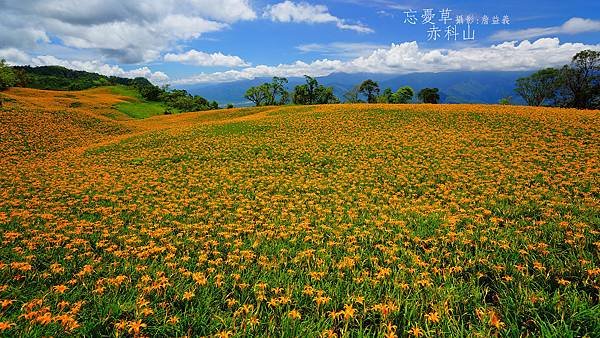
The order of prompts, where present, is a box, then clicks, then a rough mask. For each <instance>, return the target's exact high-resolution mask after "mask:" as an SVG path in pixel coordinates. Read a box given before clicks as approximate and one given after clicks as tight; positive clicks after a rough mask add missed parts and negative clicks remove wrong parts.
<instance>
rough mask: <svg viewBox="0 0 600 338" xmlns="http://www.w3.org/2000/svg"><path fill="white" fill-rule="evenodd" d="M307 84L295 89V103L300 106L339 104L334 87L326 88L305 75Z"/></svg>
mask: <svg viewBox="0 0 600 338" xmlns="http://www.w3.org/2000/svg"><path fill="white" fill-rule="evenodd" d="M304 78H305V79H306V83H305V84H301V85H298V86H296V88H294V93H293V97H292V99H293V102H294V104H300V105H311V104H329V103H339V102H340V101H339V100H338V98H337V97H335V95H334V93H333V87H325V86H323V85H320V84H319V82H318V81H317V80H316V79H315V78H312V77H310V76H308V75H305V76H304Z"/></svg>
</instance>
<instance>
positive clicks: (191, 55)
mask: <svg viewBox="0 0 600 338" xmlns="http://www.w3.org/2000/svg"><path fill="white" fill-rule="evenodd" d="M164 59H165V61H167V62H179V63H184V64H188V65H194V66H203V67H216V66H223V67H247V66H249V65H250V64H248V63H247V62H246V61H244V60H243V59H242V58H240V57H239V56H235V55H225V54H223V53H212V54H209V53H205V52H200V51H197V50H195V49H192V50H190V51H187V52H185V53H182V54H173V53H168V54H166V55H165V57H164Z"/></svg>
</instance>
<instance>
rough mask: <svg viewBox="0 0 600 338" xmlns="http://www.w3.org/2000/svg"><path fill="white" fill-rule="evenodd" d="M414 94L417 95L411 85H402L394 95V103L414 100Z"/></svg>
mask: <svg viewBox="0 0 600 338" xmlns="http://www.w3.org/2000/svg"><path fill="white" fill-rule="evenodd" d="M413 96H415V92H414V91H413V89H412V88H411V87H409V86H404V87H400V88H399V89H398V90H397V91H396V92H395V93H394V94H393V95H392V103H409V102H410V101H412V99H413Z"/></svg>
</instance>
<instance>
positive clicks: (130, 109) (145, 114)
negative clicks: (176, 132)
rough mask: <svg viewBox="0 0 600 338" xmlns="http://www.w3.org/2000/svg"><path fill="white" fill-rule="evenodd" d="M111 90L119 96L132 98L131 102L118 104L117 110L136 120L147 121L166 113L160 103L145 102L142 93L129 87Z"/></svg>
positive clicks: (118, 87)
mask: <svg viewBox="0 0 600 338" xmlns="http://www.w3.org/2000/svg"><path fill="white" fill-rule="evenodd" d="M109 88H110V90H111V91H112V92H113V93H114V94H117V95H121V96H126V97H130V98H131V101H130V102H123V103H117V104H116V105H115V108H116V109H117V110H118V111H120V112H121V113H123V114H126V115H127V116H129V117H132V118H134V119H146V118H149V117H152V116H156V115H162V114H164V113H165V110H166V106H165V105H164V104H163V103H160V102H150V101H146V100H143V99H142V97H141V96H140V93H139V92H138V91H137V90H136V89H135V88H133V87H129V86H111V87H109Z"/></svg>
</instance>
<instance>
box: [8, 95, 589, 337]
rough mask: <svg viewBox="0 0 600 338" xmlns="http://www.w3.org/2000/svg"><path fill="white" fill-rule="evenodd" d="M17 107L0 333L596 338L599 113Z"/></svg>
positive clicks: (16, 99)
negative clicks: (134, 111) (138, 111)
mask: <svg viewBox="0 0 600 338" xmlns="http://www.w3.org/2000/svg"><path fill="white" fill-rule="evenodd" d="M117 91H118V89H117ZM31 94H32V93H31V92H23V91H19V90H11V91H9V92H8V93H7V94H6V95H7V96H9V97H10V98H11V99H12V101H10V102H8V103H7V104H6V107H4V108H3V109H5V110H3V111H2V115H0V116H1V117H2V120H1V121H0V123H1V125H0V131H1V133H2V134H0V149H1V150H3V151H6V149H23V147H25V146H27V145H30V144H34V145H36V146H35V147H33V149H34V150H32V151H35V153H36V154H37V156H31V155H29V156H25V155H22V156H20V154H21V153H22V152H23V151H24V150H15V151H13V152H12V153H11V156H9V157H4V156H3V157H1V158H0V194H1V196H2V198H1V199H0V227H1V229H2V231H1V232H0V237H1V238H2V243H3V245H2V246H1V247H0V257H2V258H1V259H0V300H1V301H2V304H3V305H2V307H3V310H2V312H1V317H0V330H2V334H6V335H11V336H63V335H66V334H71V335H81V336H84V335H85V336H115V335H118V336H142V335H146V336H183V335H188V336H208V335H219V336H221V337H225V336H273V337H281V336H286V337H292V336H301V337H316V336H320V335H323V334H324V335H326V336H328V337H333V336H334V335H338V336H346V337H360V336H384V335H388V336H394V335H396V336H400V337H409V336H412V337H414V336H430V337H440V336H447V337H467V336H468V337H476V336H478V337H491V336H510V337H514V336H554V337H575V336H580V337H583V336H588V337H595V336H599V335H600V322H599V321H598V318H600V305H599V296H598V294H599V290H600V256H599V252H600V231H599V226H600V213H599V210H600V205H599V199H598V198H599V196H600V187H599V186H598V184H597V182H599V181H600V171H599V170H598V168H599V167H600V166H599V162H598V159H600V112H598V111H576V110H563V109H551V108H530V107H508V106H485V105H332V106H303V107H283V108H271V107H264V108H252V109H231V110H223V111H210V112H200V113H187V114H178V115H171V116H164V115H163V116H157V117H154V118H151V119H145V120H135V119H111V118H110V117H107V114H108V112H106V111H104V109H111V107H112V105H113V104H114V103H115V102H118V101H119V100H122V96H115V95H109V94H107V93H98V92H91V93H90V92H78V93H75V94H74V96H73V97H64V98H62V97H59V96H58V95H55V94H53V93H44V92H42V93H39V94H38V95H37V97H38V99H34V95H31ZM124 94H126V93H123V92H121V93H120V95H124ZM73 102H80V103H81V106H80V107H77V108H71V107H70V106H71V104H72V103H73ZM7 112H8V113H7ZM113 113H114V114H118V112H116V111H114V110H113ZM23 114H25V116H27V118H26V119H24V120H22V122H17V121H19V119H21V118H22V116H23ZM61 114H62V115H61ZM55 116H64V117H61V120H60V121H58V122H57V124H50V125H49V124H47V123H45V121H46V120H47V119H48V118H54V117H55ZM82 119H83V120H84V121H91V120H98V121H102V123H98V124H93V123H91V124H90V123H88V122H85V123H81V122H79V121H80V120H82ZM58 124H60V125H64V126H66V127H65V128H66V130H65V131H64V132H57V131H56V132H54V134H51V136H45V135H47V133H49V132H51V131H52V130H53V129H56V128H57V125H58ZM77 126H79V127H77ZM106 126H110V127H106ZM73 128H75V129H73ZM89 135H94V136H93V137H90V136H89ZM69 140H71V141H69ZM53 144H62V145H63V146H62V147H61V148H60V149H55V147H54V146H52V145H53ZM18 147H20V148H18Z"/></svg>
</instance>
